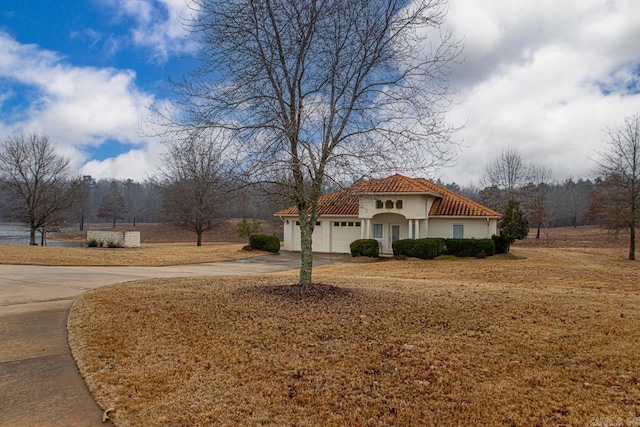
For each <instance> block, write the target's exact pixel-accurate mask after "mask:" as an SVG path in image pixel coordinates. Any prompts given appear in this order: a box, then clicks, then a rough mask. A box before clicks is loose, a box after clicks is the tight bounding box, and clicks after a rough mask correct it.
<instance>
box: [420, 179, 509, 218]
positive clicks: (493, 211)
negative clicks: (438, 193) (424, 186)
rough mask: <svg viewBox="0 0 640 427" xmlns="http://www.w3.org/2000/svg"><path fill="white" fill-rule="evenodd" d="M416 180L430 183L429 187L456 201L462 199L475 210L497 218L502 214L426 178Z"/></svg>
mask: <svg viewBox="0 0 640 427" xmlns="http://www.w3.org/2000/svg"><path fill="white" fill-rule="evenodd" d="M418 179H421V180H424V181H426V182H429V183H431V185H433V186H435V187H437V188H438V189H440V190H442V191H443V192H445V193H448V194H449V195H450V196H453V197H455V198H456V199H462V200H463V201H464V202H465V203H470V204H472V205H474V206H475V207H477V208H479V209H482V210H485V211H487V213H492V214H495V215H497V216H502V214H501V213H500V212H497V211H495V210H493V209H491V208H488V207H486V206H485V205H483V204H481V203H478V202H476V201H475V200H471V199H469V198H468V197H464V196H463V195H461V194H458V193H456V192H455V191H453V190H449V189H448V188H447V187H444V186H442V185H440V184H436V183H435V182H433V181H429V180H428V179H426V178H418ZM443 196H444V194H443ZM443 198H444V197H443Z"/></svg>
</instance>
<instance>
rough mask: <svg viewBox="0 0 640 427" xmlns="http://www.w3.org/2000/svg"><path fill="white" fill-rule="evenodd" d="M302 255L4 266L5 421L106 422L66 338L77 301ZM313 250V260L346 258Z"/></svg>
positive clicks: (276, 267)
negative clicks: (115, 287)
mask: <svg viewBox="0 0 640 427" xmlns="http://www.w3.org/2000/svg"><path fill="white" fill-rule="evenodd" d="M299 256H300V255H299V254H292V253H281V254H280V255H266V256H260V257H256V258H250V259H245V260H240V261H233V262H220V263H210V264H196V265H182V266H170V267H44V266H18V265H0V425H2V426H23V425H24V426H32V425H46V426H99V425H101V426H104V425H105V424H102V422H101V416H102V411H101V410H100V408H98V406H97V405H96V404H95V402H94V401H93V399H92V398H91V395H90V394H89V392H88V390H87V388H86V386H85V384H84V382H83V381H82V379H81V378H80V376H79V375H78V371H77V369H76V366H75V363H74V361H73V359H72V358H71V355H70V352H69V346H68V344H67V330H66V322H67V317H68V314H69V309H70V308H71V305H72V304H73V300H74V299H75V298H76V297H78V296H79V295H81V294H83V293H84V292H86V291H88V290H91V289H95V288H98V287H100V286H104V285H109V284H113V283H121V282H126V281H130V280H139V279H149V278H166V277H187V276H220V275H233V274H241V275H248V274H266V273H272V272H277V271H285V270H290V269H295V268H299V266H300V261H299ZM345 258H346V257H345V256H343V255H324V256H322V255H320V256H317V257H315V256H314V265H321V264H326V263H330V262H336V261H340V260H344V259H345Z"/></svg>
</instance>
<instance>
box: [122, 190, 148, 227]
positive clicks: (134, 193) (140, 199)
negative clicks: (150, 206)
mask: <svg viewBox="0 0 640 427" xmlns="http://www.w3.org/2000/svg"><path fill="white" fill-rule="evenodd" d="M124 186H125V188H126V200H127V207H128V209H127V210H128V212H129V214H130V215H131V222H132V223H133V226H134V227H135V226H136V220H137V219H138V217H139V216H140V215H141V214H142V212H144V208H145V204H144V188H143V186H142V184H140V183H139V182H135V181H134V180H132V179H127V180H126V181H125V182H124Z"/></svg>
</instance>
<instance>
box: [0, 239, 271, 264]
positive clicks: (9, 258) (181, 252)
mask: <svg viewBox="0 0 640 427" xmlns="http://www.w3.org/2000/svg"><path fill="white" fill-rule="evenodd" d="M243 246H244V245H243V244H241V243H240V244H238V243H205V244H203V245H202V246H200V247H197V246H196V245H195V244H194V243H147V244H143V245H142V246H141V247H139V248H86V247H85V248H80V247H78V248H66V247H54V246H29V245H19V246H18V245H1V246H0V264H18V265H64V266H71V265H73V266H150V267H152V266H163V265H182V264H201V263H208V262H218V261H232V260H236V259H242V258H249V257H254V256H258V255H264V254H265V252H261V251H243V250H242V247H243Z"/></svg>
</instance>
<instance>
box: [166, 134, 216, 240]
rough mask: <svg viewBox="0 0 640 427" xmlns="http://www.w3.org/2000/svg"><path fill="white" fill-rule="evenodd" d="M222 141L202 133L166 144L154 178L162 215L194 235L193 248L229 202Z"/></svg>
mask: <svg viewBox="0 0 640 427" xmlns="http://www.w3.org/2000/svg"><path fill="white" fill-rule="evenodd" d="M214 133H215V132H214ZM222 140H224V137H223V136H221V134H220V133H217V135H215V136H212V135H211V133H210V132H203V133H200V134H199V135H198V136H196V134H195V133H194V134H192V137H191V138H186V139H182V140H176V141H173V142H171V143H169V144H168V145H167V151H166V152H165V153H164V155H163V157H162V169H161V170H160V172H158V174H157V176H156V177H155V183H156V185H157V187H158V189H159V191H160V195H161V197H162V211H163V212H164V214H165V215H166V216H167V218H169V220H170V221H171V222H173V223H174V224H176V225H178V226H180V227H183V228H186V229H187V230H190V231H193V232H194V233H196V237H197V240H196V244H197V246H201V245H202V233H204V232H205V231H207V230H209V229H211V228H213V227H214V226H215V225H216V224H217V222H218V221H219V214H220V212H222V211H224V210H225V207H226V203H227V202H228V200H229V190H228V185H227V180H228V174H227V172H226V171H225V169H224V167H223V162H222V155H223V153H224V145H223V144H222V143H221V141H222Z"/></svg>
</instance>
